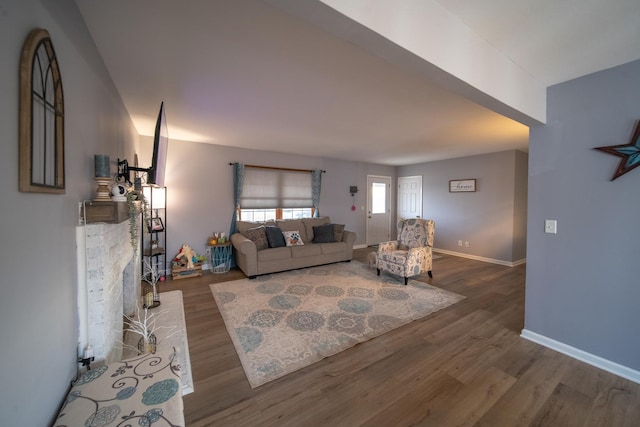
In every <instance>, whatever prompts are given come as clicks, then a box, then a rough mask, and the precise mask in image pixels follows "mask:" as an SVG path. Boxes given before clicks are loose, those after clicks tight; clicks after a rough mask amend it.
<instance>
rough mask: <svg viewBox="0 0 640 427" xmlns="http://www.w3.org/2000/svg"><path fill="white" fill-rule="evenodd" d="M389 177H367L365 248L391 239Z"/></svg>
mask: <svg viewBox="0 0 640 427" xmlns="http://www.w3.org/2000/svg"><path fill="white" fill-rule="evenodd" d="M390 193H391V177H388V176H374V175H368V176H367V246H370V245H377V244H378V243H380V242H386V241H388V240H389V238H390V237H391V235H390V233H389V231H390V227H391V209H390V200H391V194H390Z"/></svg>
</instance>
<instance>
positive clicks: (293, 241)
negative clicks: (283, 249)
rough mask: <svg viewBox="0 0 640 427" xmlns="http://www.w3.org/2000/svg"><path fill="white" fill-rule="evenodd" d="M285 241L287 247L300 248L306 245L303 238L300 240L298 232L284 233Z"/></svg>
mask: <svg viewBox="0 0 640 427" xmlns="http://www.w3.org/2000/svg"><path fill="white" fill-rule="evenodd" d="M282 235H283V236H284V241H285V243H286V245H287V246H299V245H304V242H303V241H302V238H300V232H298V231H283V232H282Z"/></svg>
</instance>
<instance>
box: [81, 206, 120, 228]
mask: <svg viewBox="0 0 640 427" xmlns="http://www.w3.org/2000/svg"><path fill="white" fill-rule="evenodd" d="M128 219H129V207H128V206H127V202H112V201H104V202H96V201H94V202H88V203H86V204H85V220H86V223H87V224H92V223H96V222H106V223H108V224H119V223H121V222H123V221H126V220H128Z"/></svg>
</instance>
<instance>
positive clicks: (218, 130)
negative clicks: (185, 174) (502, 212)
mask: <svg viewBox="0 0 640 427" xmlns="http://www.w3.org/2000/svg"><path fill="white" fill-rule="evenodd" d="M414 1H416V0H414ZM425 1H426V0H425ZM76 3H77V5H78V7H79V9H80V12H81V13H82V15H83V17H84V19H85V21H86V24H87V27H88V29H89V32H90V33H91V35H92V36H93V39H94V41H95V44H96V46H97V48H98V51H99V52H100V54H101V56H102V58H103V60H104V63H105V65H106V67H107V69H108V70H109V73H110V74H111V77H112V79H113V81H114V83H115V85H116V87H117V89H118V91H119V92H120V95H121V97H122V99H123V101H124V104H125V106H126V108H127V109H128V111H129V114H130V115H131V118H132V120H133V122H134V124H135V126H136V128H137V130H138V132H139V133H140V134H141V135H151V134H152V133H153V124H154V121H155V116H156V114H157V111H158V108H159V105H160V102H161V101H164V102H165V108H166V113H167V120H168V122H169V134H170V138H174V139H182V140H187V141H196V142H203V143H212V144H219V145H227V146H234V147H243V148H253V149H260V150H269V151H277V152H287V153H297V154H305V155H313V156H323V157H331V158H339V159H346V160H354V161H363V162H370V163H380V164H388V165H402V164H412V163H420V162H425V161H433V160H441V159H446V158H454V157H461V156H467V155H473V154H481V153H489V152H496V151H502V150H510V149H519V150H526V149H527V146H528V128H527V127H526V126H525V125H523V124H520V123H518V122H516V121H514V120H512V119H510V118H507V117H505V116H502V115H500V114H497V113H495V112H493V111H491V110H490V109H488V108H485V107H483V106H481V105H478V104H476V103H474V102H472V101H470V100H468V99H467V98H465V97H464V96H463V95H461V94H460V93H455V92H452V91H451V90H448V89H446V88H445V87H444V86H443V85H442V84H441V82H436V81H430V80H429V79H427V78H425V76H424V75H421V74H419V73H416V72H414V71H412V69H411V68H408V67H406V66H403V65H402V64H395V63H392V62H390V61H388V60H385V59H382V58H381V57H380V56H378V55H376V54H374V53H371V51H370V50H365V49H364V48H362V47H359V46H357V45H356V44H354V43H352V42H350V41H347V40H345V39H343V38H340V37H338V36H335V35H333V34H331V33H330V32H328V31H325V30H323V29H321V28H319V27H318V26H315V25H313V24H311V23H309V20H303V19H301V18H298V17H295V16H293V15H291V14H289V13H287V12H286V11H285V10H283V9H281V8H278V7H276V6H274V5H273V4H277V3H278V2H277V1H273V2H271V3H272V4H271V3H266V2H263V1H260V0H218V1H211V0H190V1H187V2H180V1H175V0H136V1H131V0H110V1H95V0H76ZM313 3H317V1H316V0H305V1H304V2H303V4H309V5H311V4H313ZM437 3H439V4H440V5H441V6H442V7H444V8H445V9H446V10H447V11H449V12H450V13H452V14H454V15H455V16H457V17H458V18H459V19H460V20H461V21H462V22H463V23H464V24H465V25H467V26H468V27H469V28H470V29H471V30H472V31H473V32H475V33H476V34H477V35H478V36H480V37H481V38H483V39H484V40H486V41H487V42H488V43H489V44H490V45H492V46H494V47H495V48H496V49H498V50H499V51H500V52H501V53H502V54H503V55H505V56H506V57H507V58H508V59H509V60H510V61H512V62H513V63H515V64H516V65H517V66H519V67H521V68H522V69H524V70H525V71H526V72H527V73H528V74H530V75H531V76H532V77H533V78H534V79H535V80H537V81H538V82H540V83H541V84H543V85H544V86H549V85H552V84H556V83H559V82H562V81H566V80H569V79H573V78H576V77H579V76H582V75H586V74H589V73H592V72H595V71H599V70H602V69H606V68H610V67H613V66H616V65H620V64H623V63H626V62H630V61H633V60H636V59H640V43H638V41H639V40H640V30H639V28H640V25H638V22H640V2H639V1H638V0H615V1H611V0H564V1H560V0H519V1H513V0H484V1H468V0H467V1H465V0H439V1H438V2H437ZM299 4H300V3H297V4H296V5H299ZM390 4H391V3H390ZM314 7H317V4H316V5H314ZM309 10H311V8H310V9H309ZM442 48H443V49H446V45H443V47H442Z"/></svg>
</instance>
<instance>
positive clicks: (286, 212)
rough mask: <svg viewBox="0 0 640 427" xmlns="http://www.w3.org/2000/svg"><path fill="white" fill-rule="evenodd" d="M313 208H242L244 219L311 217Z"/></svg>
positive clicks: (241, 214)
mask: <svg viewBox="0 0 640 427" xmlns="http://www.w3.org/2000/svg"><path fill="white" fill-rule="evenodd" d="M313 212H314V209H313V208H276V209H240V212H239V219H240V220H242V221H268V220H272V219H297V218H311V217H312V216H313Z"/></svg>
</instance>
